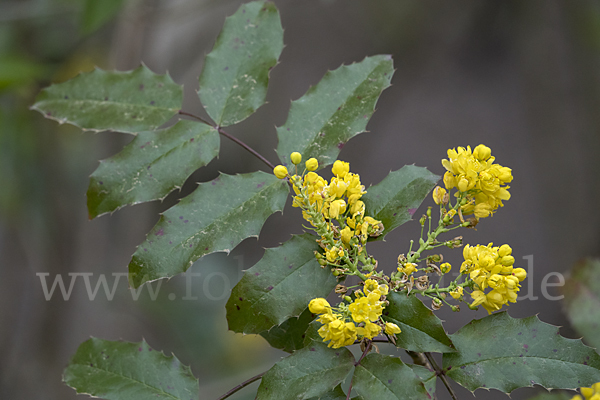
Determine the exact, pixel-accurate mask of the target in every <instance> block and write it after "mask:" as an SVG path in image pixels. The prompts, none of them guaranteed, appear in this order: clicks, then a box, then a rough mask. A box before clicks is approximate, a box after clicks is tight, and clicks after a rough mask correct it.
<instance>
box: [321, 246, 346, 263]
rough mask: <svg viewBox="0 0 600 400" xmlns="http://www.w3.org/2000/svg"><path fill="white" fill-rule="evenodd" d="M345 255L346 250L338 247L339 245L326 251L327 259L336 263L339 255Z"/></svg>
mask: <svg viewBox="0 0 600 400" xmlns="http://www.w3.org/2000/svg"><path fill="white" fill-rule="evenodd" d="M343 256H344V250H342V249H340V248H338V247H337V246H333V247H332V248H331V249H329V250H327V251H326V252H325V257H327V261H329V262H330V263H334V262H335V261H336V260H337V259H338V258H339V257H343Z"/></svg>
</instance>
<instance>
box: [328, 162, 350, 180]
mask: <svg viewBox="0 0 600 400" xmlns="http://www.w3.org/2000/svg"><path fill="white" fill-rule="evenodd" d="M349 171H350V164H349V163H347V162H344V161H341V160H337V161H336V162H334V163H333V167H332V168H331V172H333V174H334V175H336V176H337V177H338V178H343V177H345V176H346V174H347V173H348V172H349Z"/></svg>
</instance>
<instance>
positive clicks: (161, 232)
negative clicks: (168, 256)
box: [154, 228, 165, 236]
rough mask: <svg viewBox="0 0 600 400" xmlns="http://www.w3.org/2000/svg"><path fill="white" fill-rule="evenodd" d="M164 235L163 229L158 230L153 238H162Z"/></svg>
mask: <svg viewBox="0 0 600 400" xmlns="http://www.w3.org/2000/svg"><path fill="white" fill-rule="evenodd" d="M164 234H165V230H164V229H163V228H160V229H159V230H158V231H157V232H156V233H155V234H154V236H162V235H164Z"/></svg>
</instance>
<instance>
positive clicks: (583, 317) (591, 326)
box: [562, 259, 600, 349]
mask: <svg viewBox="0 0 600 400" xmlns="http://www.w3.org/2000/svg"><path fill="white" fill-rule="evenodd" d="M562 289H563V293H564V295H565V302H564V308H565V314H566V315H567V317H568V318H569V321H570V322H571V324H572V325H573V327H574V328H575V329H577V332H579V333H580V334H581V335H583V340H584V341H585V342H586V343H587V344H589V345H590V346H592V347H595V348H596V349H600V260H598V259H588V260H585V261H582V262H580V263H578V264H577V265H575V266H574V267H573V270H572V271H571V276H570V277H569V278H568V279H567V281H566V283H565V286H564V287H563V288H562Z"/></svg>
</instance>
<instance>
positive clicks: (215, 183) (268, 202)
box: [129, 171, 289, 288]
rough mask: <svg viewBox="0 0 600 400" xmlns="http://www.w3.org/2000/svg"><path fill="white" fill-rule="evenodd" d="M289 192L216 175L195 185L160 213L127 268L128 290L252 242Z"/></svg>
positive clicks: (264, 181) (250, 178) (267, 178)
mask: <svg viewBox="0 0 600 400" xmlns="http://www.w3.org/2000/svg"><path fill="white" fill-rule="evenodd" d="M288 193H289V189H288V187H287V184H286V182H285V181H283V180H279V179H277V178H276V177H275V176H274V175H273V174H268V173H266V172H262V171H257V172H253V173H250V174H243V175H225V174H221V175H220V176H219V177H217V178H216V179H214V180H212V181H210V182H205V183H201V184H199V185H198V188H196V190H195V191H194V192H192V194H190V195H189V196H187V197H185V198H183V199H182V200H181V201H180V202H179V204H177V205H175V206H173V207H171V208H170V209H168V210H167V211H165V212H164V213H163V214H162V215H161V217H160V220H159V221H158V223H157V224H156V225H155V226H154V228H152V230H151V231H150V233H148V235H147V237H146V240H145V241H144V243H142V244H141V245H140V246H138V248H137V250H136V252H135V253H134V255H133V258H132V260H131V262H130V263H129V283H130V285H131V286H133V287H134V288H137V287H139V286H140V285H141V284H143V283H144V282H147V281H151V280H156V279H160V278H167V277H170V276H173V275H175V274H178V273H181V272H185V271H186V270H187V269H188V268H189V267H190V266H191V265H192V263H193V262H194V261H196V260H197V259H199V258H200V257H202V256H204V255H206V254H210V253H214V252H217V251H224V252H227V253H228V252H229V251H230V250H231V249H233V248H234V247H235V246H237V245H238V244H239V243H240V242H241V241H242V240H244V239H246V238H248V237H251V236H257V235H258V233H259V232H260V229H261V228H262V226H263V224H264V223H265V221H266V219H267V218H268V217H269V216H270V215H271V214H273V213H274V212H277V211H281V210H283V207H284V205H285V200H286V199H287V195H288Z"/></svg>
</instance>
